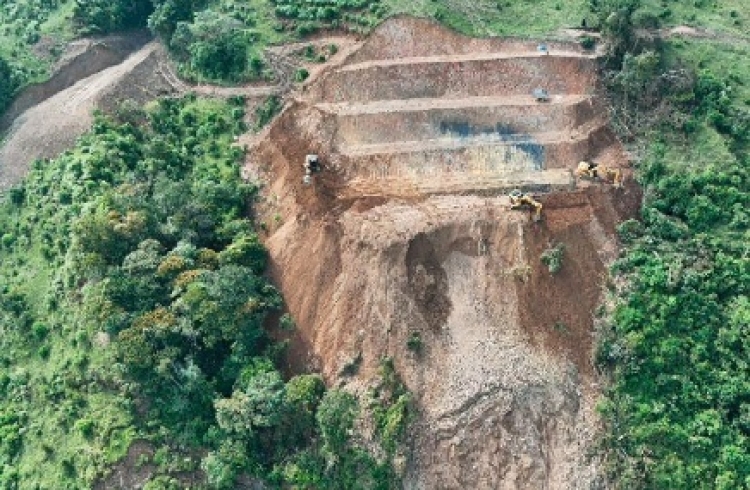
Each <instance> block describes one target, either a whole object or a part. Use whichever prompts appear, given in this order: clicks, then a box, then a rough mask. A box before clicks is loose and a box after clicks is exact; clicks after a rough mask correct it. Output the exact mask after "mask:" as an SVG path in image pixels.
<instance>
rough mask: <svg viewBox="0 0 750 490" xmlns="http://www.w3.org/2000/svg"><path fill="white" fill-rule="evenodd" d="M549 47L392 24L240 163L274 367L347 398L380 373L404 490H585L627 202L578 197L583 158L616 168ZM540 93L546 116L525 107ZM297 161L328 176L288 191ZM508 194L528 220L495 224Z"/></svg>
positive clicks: (591, 110)
mask: <svg viewBox="0 0 750 490" xmlns="http://www.w3.org/2000/svg"><path fill="white" fill-rule="evenodd" d="M550 51H551V52H550V54H549V55H543V54H540V53H538V52H537V51H536V44H534V43H528V42H521V41H512V40H477V39H468V38H464V37H462V36H459V35H457V34H454V33H452V32H448V31H446V30H445V29H443V28H440V27H438V26H436V25H434V24H432V23H430V22H427V21H422V20H415V19H408V18H399V19H393V20H390V21H388V22H386V23H385V24H384V25H382V26H381V27H380V28H378V30H376V31H375V33H373V35H372V36H371V37H370V38H369V40H368V41H367V42H365V43H364V45H363V46H362V47H361V48H360V49H359V50H358V51H357V52H355V53H353V54H352V55H351V56H350V57H349V59H348V60H347V62H346V63H344V64H343V65H342V66H340V67H339V68H338V69H335V70H331V71H329V72H328V73H327V74H326V75H324V76H323V77H321V78H320V79H319V80H318V81H316V82H315V83H312V84H310V86H308V87H307V88H306V90H305V92H304V94H303V96H301V97H299V98H298V99H297V100H296V101H294V102H292V103H290V104H288V105H287V107H286V108H285V110H284V111H283V112H282V114H281V115H280V116H279V117H278V118H277V119H276V121H275V122H274V123H273V124H272V125H271V126H270V128H268V130H267V131H266V132H265V134H263V135H262V138H261V139H260V141H259V143H258V144H257V146H256V147H255V148H253V149H252V151H251V152H249V157H248V162H247V166H246V169H245V170H246V174H247V175H248V176H252V177H260V178H262V179H264V180H265V181H266V187H265V189H264V194H265V197H266V199H265V200H264V202H263V203H262V205H261V206H259V209H260V210H259V216H258V219H260V220H262V221H265V224H266V227H267V229H268V236H267V239H266V243H267V246H268V248H269V251H270V255H271V264H272V268H271V273H272V275H273V277H274V279H275V280H276V282H277V283H278V285H279V287H280V288H281V290H282V292H283V294H284V297H285V298H286V301H287V305H288V308H289V311H290V313H291V314H292V316H293V317H294V319H295V321H296V324H297V326H298V329H297V332H296V333H295V335H294V338H293V339H292V340H293V342H292V354H293V355H292V356H290V362H291V363H292V366H291V368H292V369H297V370H299V369H305V368H313V369H320V370H321V371H322V372H323V373H324V375H325V376H326V378H327V379H328V380H329V381H330V382H331V383H334V384H339V385H343V386H345V387H347V389H350V390H352V391H358V392H364V390H366V388H367V386H368V385H369V384H370V383H371V382H372V380H373V378H374V377H375V376H376V371H377V367H378V364H379V362H380V359H381V358H383V357H384V356H391V357H393V358H394V360H395V364H396V366H397V369H398V371H399V372H400V373H401V375H402V377H403V379H404V381H405V383H406V384H407V386H408V387H409V389H410V390H411V391H412V392H413V394H414V396H415V397H416V400H417V404H418V407H419V420H418V421H417V422H416V426H415V428H414V430H413V431H412V432H411V434H410V438H409V442H408V445H409V454H408V458H407V461H406V463H405V465H404V468H403V473H404V476H405V486H406V487H407V488H423V489H440V488H445V489H463V488H476V489H516V488H529V489H545V488H546V489H566V488H597V487H598V486H599V485H600V476H599V470H598V466H597V460H596V459H595V458H594V459H591V458H590V457H589V449H590V448H591V443H592V440H593V437H594V435H595V431H596V424H597V419H596V416H595V412H594V401H595V397H596V393H597V387H596V376H595V374H594V372H593V369H592V364H591V355H592V336H593V319H592V316H593V314H592V312H593V311H594V309H595V307H596V305H597V303H598V302H599V301H600V296H601V289H602V286H603V285H602V278H603V277H604V274H605V268H606V265H607V263H608V262H609V261H611V260H612V259H613V258H614V257H615V255H616V253H617V244H616V241H615V238H614V236H615V235H614V227H615V224H616V223H617V221H618V220H620V219H621V218H623V217H624V216H628V215H629V214H630V213H632V212H633V210H635V209H636V208H637V204H638V200H639V196H638V193H637V191H636V189H634V188H630V187H629V186H626V189H620V190H617V191H614V190H612V189H611V188H609V187H605V186H603V185H588V186H585V187H583V186H581V185H578V188H576V183H575V181H574V179H573V178H572V176H571V173H570V169H572V168H575V166H576V164H577V163H578V161H579V160H580V159H583V158H589V159H594V160H596V161H599V162H602V163H607V164H609V165H616V166H617V165H624V164H625V163H626V161H625V158H624V154H623V151H622V148H621V146H620V145H619V143H618V142H617V140H616V138H614V136H613V135H612V132H611V131H610V130H609V128H608V127H607V124H606V120H605V118H604V116H603V111H602V110H601V107H600V105H599V104H598V102H597V100H596V97H595V91H594V86H595V82H596V78H595V60H594V59H593V58H592V57H591V56H590V55H588V54H586V53H582V52H580V51H579V50H578V49H577V47H576V46H573V45H562V44H551V45H550ZM537 84H538V85H541V86H542V87H544V88H547V89H548V90H550V92H551V95H552V96H553V98H552V100H551V101H550V102H549V103H544V104H539V103H537V102H535V101H534V99H533V98H532V97H531V96H530V92H531V90H533V88H536V87H535V85H537ZM308 153H316V154H318V155H320V157H321V161H322V163H323V171H322V172H321V173H320V174H317V175H316V176H315V178H314V181H313V184H312V185H310V186H305V185H303V184H302V182H301V181H302V176H303V168H302V162H303V161H304V158H305V155H306V154H308ZM510 186H525V187H527V188H529V189H535V190H538V191H544V192H550V193H549V194H544V195H540V197H539V198H540V200H542V202H543V203H544V205H545V213H544V219H543V221H542V222H541V223H532V222H531V220H530V217H529V215H528V213H526V212H518V211H509V210H508V201H507V198H505V197H504V191H505V189H507V188H508V187H510ZM555 243H563V244H564V245H565V247H566V249H565V250H566V251H565V256H564V259H563V266H562V268H561V270H560V271H559V272H558V273H557V274H555V275H552V274H550V272H549V271H548V270H547V268H546V267H545V266H544V265H543V264H542V263H541V262H540V259H539V257H540V255H541V254H542V252H543V251H544V250H545V249H547V248H548V247H550V246H551V245H552V244H555ZM414 332H417V333H419V335H420V336H421V338H422V340H423V342H424V350H423V352H422V353H420V354H415V353H414V352H411V351H409V349H408V348H407V346H406V345H407V340H408V339H409V337H410V336H411V335H412V334H413V333H414ZM353 372H354V374H352V373H353Z"/></svg>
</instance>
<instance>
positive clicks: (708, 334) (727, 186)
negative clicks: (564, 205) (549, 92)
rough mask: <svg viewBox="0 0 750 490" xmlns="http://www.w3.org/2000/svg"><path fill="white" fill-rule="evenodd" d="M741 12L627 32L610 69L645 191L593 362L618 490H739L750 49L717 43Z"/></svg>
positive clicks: (746, 447)
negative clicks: (686, 32)
mask: <svg viewBox="0 0 750 490" xmlns="http://www.w3.org/2000/svg"><path fill="white" fill-rule="evenodd" d="M749 13H750V11H748V9H747V6H745V7H744V9H740V10H739V12H737V13H736V15H731V16H730V15H727V16H726V17H725V18H724V23H725V24H728V26H727V27H728V28H727V29H722V28H719V29H718V33H717V34H716V36H715V38H713V39H706V40H684V39H677V38H670V39H669V40H666V41H664V42H663V43H661V44H652V43H649V42H648V40H647V39H645V40H644V39H642V38H639V37H637V36H635V37H632V38H630V43H631V49H630V52H628V53H624V56H623V58H622V59H620V60H613V61H614V62H615V63H613V66H610V70H611V71H610V73H609V76H608V78H609V79H610V81H611V89H612V90H611V93H612V96H613V97H612V100H613V107H615V108H616V109H617V111H616V113H617V114H618V115H619V116H620V119H621V121H622V122H623V124H622V125H623V127H625V128H627V130H628V133H629V134H630V135H631V137H633V138H634V139H635V141H636V142H637V143H638V144H640V145H641V146H642V148H643V150H642V153H643V160H642V162H641V164H640V168H639V170H638V175H639V179H640V181H641V183H642V184H643V186H644V193H645V199H644V204H643V208H642V212H641V220H640V221H628V222H626V223H623V225H622V226H621V228H620V234H621V236H622V237H623V241H624V242H625V245H626V246H625V250H624V253H623V257H622V259H621V260H619V261H618V262H617V263H616V264H615V265H614V268H613V271H614V272H615V274H616V275H617V276H619V278H618V279H617V280H616V282H617V284H618V288H617V290H616V292H615V295H614V296H615V298H616V301H615V304H616V307H615V308H614V310H613V311H612V313H611V315H607V316H608V318H609V321H608V324H609V328H610V329H609V334H608V335H606V336H605V337H604V338H603V341H602V343H601V347H600V352H599V354H598V356H597V357H598V359H599V362H600V366H601V367H602V368H604V370H605V371H606V372H609V373H610V374H611V376H612V378H611V384H610V387H609V389H608V390H607V391H606V397H605V398H604V399H603V401H602V404H601V409H602V410H601V411H602V413H603V414H604V417H603V419H604V421H605V422H606V427H607V431H605V432H604V434H606V438H605V441H604V442H605V445H604V448H605V449H607V450H608V451H607V452H608V454H607V459H606V461H607V467H608V469H609V470H611V475H612V481H613V486H614V487H616V488H623V489H625V488H627V489H631V488H659V489H661V488H664V489H694V488H706V489H709V488H710V489H716V488H722V489H730V488H731V489H735V488H747V487H748V486H750V444H749V442H748V441H749V440H750V439H748V436H749V435H750V425H749V424H748V421H749V420H750V419H748V413H749V412H748V408H749V407H750V406H749V405H748V395H749V394H750V370H749V369H748V364H747V359H748V346H749V345H750V344H749V343H748V340H749V339H750V315H749V314H748V294H750V256H749V255H748V243H749V241H748V238H750V236H749V235H748V224H749V223H750V222H749V221H748V209H750V201H749V199H750V193H748V189H750V180H748V179H749V178H750V175H749V174H748V169H750V160H749V159H748V155H750V152H749V150H750V147H749V145H748V144H749V143H750V139H749V138H750V111H748V100H750V99H749V98H748V97H749V96H750V91H749V87H748V85H747V83H746V80H747V79H748V66H747V64H746V63H743V62H742V60H744V59H747V57H748V55H749V54H750V53H749V52H748V42H747V41H748V38H747V36H746V35H745V37H744V38H739V39H736V38H735V39H731V37H729V36H727V33H729V32H732V30H733V28H734V26H735V22H740V23H741V21H739V20H738V19H742V18H747V17H746V16H747V15H748V14H749ZM636 18H637V12H636V15H635V16H634V17H633V19H624V20H625V22H624V23H623V25H628V22H632V21H633V20H634V19H636ZM621 34H622V33H621ZM644 41H645V42H644ZM635 73H638V75H637V76H635V77H633V75H635ZM615 298H613V299H615Z"/></svg>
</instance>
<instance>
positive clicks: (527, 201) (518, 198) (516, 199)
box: [508, 189, 542, 221]
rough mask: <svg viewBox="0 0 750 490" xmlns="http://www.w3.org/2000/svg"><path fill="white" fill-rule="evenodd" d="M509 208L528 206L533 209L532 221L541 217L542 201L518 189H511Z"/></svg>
mask: <svg viewBox="0 0 750 490" xmlns="http://www.w3.org/2000/svg"><path fill="white" fill-rule="evenodd" d="M508 197H509V198H510V209H522V208H529V209H533V210H534V221H539V220H540V219H542V203H540V202H539V201H537V200H536V199H534V198H533V197H532V196H531V195H530V194H524V193H523V192H521V191H520V190H519V189H513V190H512V191H511V192H510V194H508Z"/></svg>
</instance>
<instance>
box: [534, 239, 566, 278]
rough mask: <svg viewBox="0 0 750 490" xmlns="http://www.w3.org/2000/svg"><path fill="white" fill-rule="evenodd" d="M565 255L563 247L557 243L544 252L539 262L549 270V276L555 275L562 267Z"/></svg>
mask: <svg viewBox="0 0 750 490" xmlns="http://www.w3.org/2000/svg"><path fill="white" fill-rule="evenodd" d="M564 255H565V245H564V244H562V243H558V244H557V245H555V246H552V247H550V248H548V249H547V250H545V251H544V252H543V253H542V256H541V257H540V260H541V261H542V263H543V264H544V265H546V266H547V269H549V272H550V274H557V273H558V272H559V271H560V269H561V268H562V265H563V256H564Z"/></svg>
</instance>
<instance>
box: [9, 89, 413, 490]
mask: <svg viewBox="0 0 750 490" xmlns="http://www.w3.org/2000/svg"><path fill="white" fill-rule="evenodd" d="M246 129H247V128H246V127H244V123H243V107H242V101H239V100H235V101H233V103H232V104H227V103H224V102H219V101H215V100H214V101H210V100H202V99H196V98H195V97H194V96H193V97H185V98H182V99H176V98H171V99H165V100H162V101H159V102H158V103H156V104H153V105H152V106H150V107H149V108H148V109H146V110H143V109H140V108H138V107H136V106H133V105H130V106H124V107H122V108H121V109H120V110H119V111H117V115H116V116H114V117H105V116H98V117H96V118H95V120H94V125H93V129H92V131H91V132H89V133H87V134H85V135H84V136H83V137H82V138H81V139H80V140H79V141H78V143H77V145H76V146H75V147H74V148H73V149H72V150H71V151H68V152H65V153H64V154H63V155H61V156H60V157H59V158H56V159H55V160H53V161H50V162H41V161H38V162H37V164H35V165H34V167H33V169H32V171H31V172H30V175H29V177H28V178H27V179H25V180H24V181H23V182H22V183H21V184H20V185H18V186H16V187H14V188H13V189H11V191H10V192H9V193H8V195H7V198H6V199H4V200H3V202H2V203H0V227H1V228H0V229H2V241H1V242H0V247H1V248H0V259H2V262H1V263H2V267H0V284H2V287H0V347H1V348H0V387H1V388H2V389H1V390H0V487H2V488H8V489H17V488H18V489H25V488H36V487H40V488H66V487H72V488H136V487H138V488H140V487H141V486H144V485H145V488H190V487H193V488H194V487H197V486H200V485H205V484H208V485H210V486H211V487H212V488H236V486H235V481H236V478H237V476H238V473H245V474H246V475H245V479H244V482H245V484H247V485H250V484H253V483H257V482H259V481H268V482H272V483H275V484H279V485H281V484H286V485H303V486H308V485H315V486H320V485H321V484H322V482H325V485H326V486H327V487H328V488H341V489H344V488H346V489H350V488H392V487H393V486H395V483H394V481H395V475H394V473H393V471H392V470H391V469H390V460H389V458H388V457H386V456H383V455H384V454H385V455H389V454H391V452H392V451H393V450H394V449H393V445H392V443H388V441H389V439H388V437H390V436H389V435H388V434H389V430H391V429H390V428H389V427H390V426H388V425H387V424H386V423H385V422H384V421H385V420H387V421H388V423H389V424H390V423H392V422H393V421H394V420H395V421H398V419H399V418H401V417H405V410H406V406H407V401H408V395H407V394H406V393H405V391H404V389H403V385H402V384H401V382H400V381H399V379H398V376H397V375H396V374H395V373H394V372H393V369H392V366H390V364H389V363H388V362H384V363H383V365H382V367H381V376H380V378H381V379H382V382H381V384H380V386H379V395H378V396H373V397H371V398H370V399H368V404H369V406H370V408H371V410H375V411H376V417H375V419H374V422H373V424H374V425H375V427H378V428H381V429H377V430H378V431H379V433H380V434H382V440H383V445H384V447H383V448H382V449H379V450H378V452H377V453H376V456H377V458H376V456H373V455H372V454H371V452H372V451H374V450H375V449H377V448H380V445H379V443H377V442H375V445H374V446H368V447H363V446H362V444H361V443H360V442H359V441H358V439H355V437H354V436H353V434H354V430H353V429H354V425H355V423H357V424H361V423H363V422H362V421H360V408H359V404H358V401H357V400H356V399H355V398H353V397H352V396H351V395H349V394H346V393H343V392H339V391H337V390H328V391H327V390H326V387H325V385H324V384H323V381H322V379H321V378H320V377H319V376H317V375H302V376H295V377H293V378H291V379H289V380H287V381H286V382H285V381H284V380H283V379H282V378H281V375H280V373H279V371H278V370H277V369H276V367H275V364H274V360H275V359H276V358H277V357H278V356H279V353H280V351H281V350H282V349H283V346H282V345H281V344H276V343H274V342H272V341H271V340H270V339H269V338H268V337H267V336H266V334H265V332H264V328H263V327H264V325H266V326H268V325H272V324H275V323H277V322H276V321H275V320H274V321H271V320H270V317H269V314H272V313H274V312H276V311H278V309H279V307H280V305H281V297H280V296H279V294H278V292H277V291H276V289H275V288H273V287H272V286H271V285H270V284H269V283H268V281H267V280H266V279H264V278H263V277H262V272H263V270H264V266H265V261H266V253H265V251H264V249H263V247H262V245H261V244H260V242H259V240H258V237H257V235H256V234H255V232H254V230H253V227H252V224H251V222H250V221H249V220H248V219H247V218H246V217H244V216H243V214H244V211H245V207H246V205H247V203H248V198H249V197H250V196H251V195H252V193H253V192H254V189H253V188H252V187H251V186H248V185H246V184H243V183H242V182H241V180H240V176H239V166H238V165H237V162H238V160H239V159H240V157H241V156H242V150H240V149H239V148H237V147H235V146H232V141H233V139H234V137H235V136H236V135H238V134H239V133H240V132H242V131H245V130H246ZM281 323H282V324H285V325H287V326H288V324H289V321H288V319H286V320H285V321H284V320H282V322H281ZM397 425H398V424H397ZM121 460H123V461H122V462H121ZM113 466H114V468H115V471H114V472H113V473H112V474H111V475H109V474H108V473H109V471H110V470H111V469H112V467H113Z"/></svg>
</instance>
